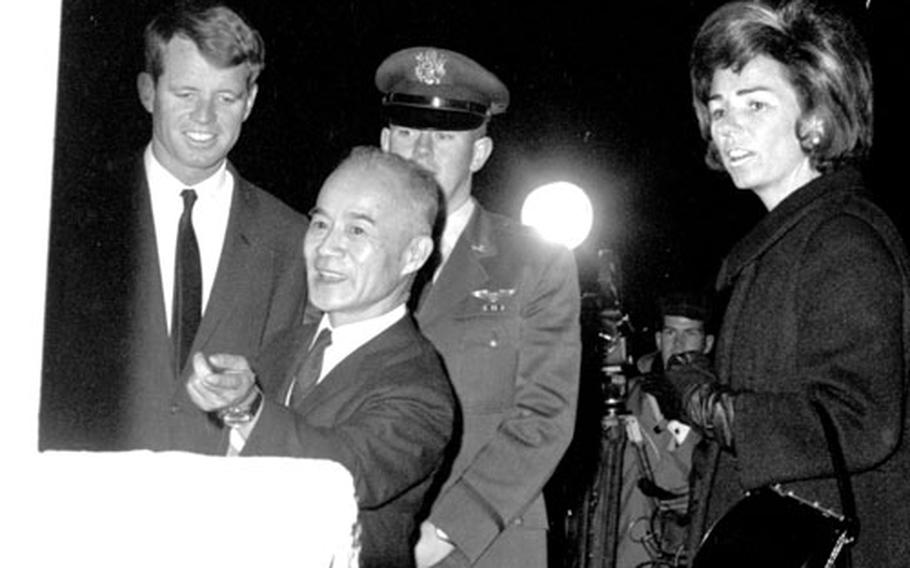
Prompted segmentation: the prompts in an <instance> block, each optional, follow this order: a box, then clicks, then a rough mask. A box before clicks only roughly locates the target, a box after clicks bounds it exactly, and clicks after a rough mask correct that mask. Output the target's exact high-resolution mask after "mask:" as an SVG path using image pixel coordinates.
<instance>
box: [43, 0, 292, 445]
mask: <svg viewBox="0 0 910 568" xmlns="http://www.w3.org/2000/svg"><path fill="white" fill-rule="evenodd" d="M145 48H146V49H145V51H146V68H145V70H144V71H143V72H141V73H140V74H139V76H138V82H137V86H138V90H139V98H140V101H141V103H142V105H143V106H144V107H145V109H146V110H147V111H148V112H149V113H150V114H151V117H152V139H151V142H150V143H149V145H148V146H147V147H146V148H145V151H144V153H142V155H141V156H136V157H133V158H131V159H130V160H127V161H124V162H123V163H120V162H116V163H112V164H109V165H107V166H105V167H103V168H99V170H100V171H94V172H92V173H90V174H86V175H85V176H84V177H83V178H82V179H79V180H71V181H70V183H67V184H66V185H62V186H61V187H60V188H59V190H58V194H57V195H56V196H55V205H54V212H53V231H52V235H51V247H50V259H49V292H48V298H47V312H46V326H45V327H46V330H47V332H46V337H45V355H44V369H43V383H42V397H41V417H40V446H41V448H42V449H92V450H130V449H151V450H187V451H194V452H201V453H210V454H211V453H218V452H220V451H221V449H222V447H223V444H224V441H225V440H226V438H227V431H226V430H225V429H224V428H223V427H222V426H221V425H220V424H218V423H217V422H216V421H214V420H212V419H211V417H210V416H208V415H207V414H206V413H204V412H202V411H200V410H199V409H198V408H197V407H196V406H195V405H193V404H192V403H191V402H190V400H189V398H188V396H187V393H186V389H185V387H184V384H185V381H186V378H187V377H188V376H189V372H190V370H191V366H190V365H189V364H188V357H187V355H186V354H187V353H189V352H191V351H199V350H202V351H206V352H221V351H226V352H232V353H240V354H244V355H247V356H253V355H256V354H257V353H258V352H259V350H260V348H261V347H262V346H263V345H264V344H265V342H266V341H267V340H269V339H270V338H271V337H273V336H274V335H275V334H276V333H277V332H278V331H279V330H281V329H283V328H285V327H287V326H289V325H291V324H293V323H296V322H297V321H299V320H300V318H301V317H302V313H303V310H304V307H305V303H306V284H305V276H304V274H305V271H304V266H303V255H302V253H301V250H300V246H301V245H300V243H301V242H302V239H303V234H304V232H305V230H306V219H305V217H304V216H302V215H300V214H299V213H296V212H294V211H293V210H291V209H290V208H289V207H287V206H286V205H284V204H283V203H281V202H280V201H279V200H277V199H276V198H274V197H272V196H271V195H269V194H268V193H266V192H264V191H263V190H261V189H259V188H257V187H256V186H254V185H252V184H250V183H249V182H247V181H246V180H244V179H243V178H242V177H240V175H239V174H238V173H237V171H236V170H235V169H234V168H233V167H232V166H231V164H230V163H229V162H228V161H227V154H228V152H229V151H230V150H231V148H232V147H233V146H234V143H235V142H236V141H237V139H238V137H239V136H240V131H241V126H242V124H243V122H244V121H245V120H246V119H247V118H248V117H249V116H250V112H251V111H252V109H253V103H254V102H255V100H256V94H257V92H258V86H257V83H256V80H257V77H258V75H259V73H260V71H261V70H262V68H263V65H264V60H263V58H264V47H263V43H262V39H261V37H260V36H259V34H258V32H256V31H255V30H254V29H252V28H251V27H250V26H249V25H248V24H247V23H246V22H245V21H244V20H243V19H242V18H241V17H240V16H239V15H238V14H236V13H235V12H234V11H232V10H230V9H228V8H226V7H223V6H211V4H209V5H207V7H195V6H194V5H193V4H192V3H187V2H184V3H181V4H180V5H179V6H178V7H175V8H174V9H172V10H171V11H168V12H164V13H162V14H161V15H159V16H158V17H156V18H155V19H154V20H153V21H152V22H151V23H150V24H149V25H148V26H147V28H146V31H145ZM193 198H195V199H193ZM184 276H185V278H184Z"/></svg>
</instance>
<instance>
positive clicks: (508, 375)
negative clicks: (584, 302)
mask: <svg viewBox="0 0 910 568" xmlns="http://www.w3.org/2000/svg"><path fill="white" fill-rule="evenodd" d="M376 86H377V87H378V88H379V90H380V91H381V92H382V93H383V95H384V98H383V106H384V109H385V111H386V117H387V119H388V124H387V126H386V127H385V128H383V129H382V135H381V145H382V148H383V149H384V150H386V151H389V152H393V153H395V154H399V155H401V156H404V157H406V158H410V159H413V160H414V161H416V162H418V163H419V164H421V165H422V166H424V167H425V168H427V169H429V170H430V171H432V172H434V173H435V175H436V178H437V180H438V181H439V183H440V186H441V187H442V190H443V193H444V194H445V201H446V219H445V225H444V229H443V231H442V234H441V242H440V249H441V251H440V255H439V257H438V258H437V259H436V260H437V262H436V263H435V266H433V267H431V269H430V270H429V271H428V272H427V274H426V276H427V277H426V285H425V286H423V288H422V289H415V291H414V297H415V298H419V300H418V304H417V308H416V317H417V320H418V323H419V324H420V329H421V331H422V332H423V333H424V334H425V335H426V336H427V337H428V338H429V339H430V340H431V341H432V342H433V343H434V345H435V346H436V348H437V349H438V350H439V351H440V352H441V353H442V356H443V359H444V360H445V364H446V368H447V370H448V372H449V375H450V377H451V380H452V383H453V384H454V385H455V389H456V392H457V395H458V398H459V401H460V404H461V409H462V419H463V431H462V437H461V443H460V447H459V448H458V453H457V455H456V456H455V457H454V462H453V464H452V468H451V472H450V474H449V476H448V479H446V480H445V483H444V484H443V485H442V487H441V490H440V492H439V495H438V496H437V498H436V499H435V502H434V503H433V505H432V507H431V509H430V510H429V512H428V518H427V519H426V521H424V522H423V523H422V525H421V537H420V541H419V542H418V544H417V547H416V548H415V556H416V559H417V563H418V566H433V565H439V566H469V565H470V566H490V567H497V568H502V567H509V566H515V567H522V568H526V567H535V566H546V562H547V547H546V544H547V533H546V530H547V516H546V508H545V505H544V501H543V496H542V490H543V487H544V485H545V484H546V482H547V480H548V479H549V478H550V476H551V475H552V473H553V471H554V470H555V468H556V466H557V464H558V463H559V460H560V459H561V458H562V456H563V454H564V452H565V450H566V448H567V446H568V444H569V442H570V441H571V438H572V433H573V430H574V426H575V410H576V402H577V394H578V378H579V368H580V359H581V338H580V327H579V310H580V305H579V304H580V293H579V288H578V275H577V270H576V267H575V261H574V258H573V256H572V254H571V253H570V252H569V251H568V250H567V249H566V248H564V247H561V246H558V245H553V244H549V243H545V242H544V241H542V240H541V239H540V238H538V237H537V236H536V235H535V234H534V233H532V232H531V230H530V229H527V228H525V227H522V226H521V225H520V224H518V223H517V222H515V221H513V220H511V219H509V218H506V217H503V216H501V215H497V214H494V213H491V212H489V211H487V210H485V209H483V208H482V207H481V206H480V204H479V203H477V201H476V200H475V199H474V198H473V197H472V196H471V189H472V183H473V175H474V173H475V172H478V171H479V170H480V169H481V168H483V166H484V164H485V163H486V161H487V159H488V158H489V157H490V154H491V152H492V150H493V141H492V139H491V138H490V137H489V136H488V134H487V123H488V121H489V120H490V118H491V117H492V116H493V115H495V114H499V113H502V112H504V111H505V110H506V107H507V106H508V103H509V93H508V90H507V89H506V87H505V85H503V84H502V83H501V82H500V81H499V79H497V78H496V77H495V76H494V75H493V74H492V73H490V72H489V71H487V70H486V69H484V68H483V67H481V66H480V65H479V64H478V63H476V62H475V61H472V60H471V59H469V58H467V57H465V56H464V55H461V54H458V53H455V52H452V51H449V50H445V49H437V48H431V47H415V48H410V49H404V50H402V51H399V52H397V53H394V54H392V55H391V56H389V57H388V58H387V59H386V60H385V61H384V62H383V63H382V64H381V65H380V66H379V69H378V70H377V72H376Z"/></svg>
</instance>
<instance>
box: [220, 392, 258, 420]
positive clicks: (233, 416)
mask: <svg viewBox="0 0 910 568" xmlns="http://www.w3.org/2000/svg"><path fill="white" fill-rule="evenodd" d="M253 389H254V391H255V393H254V395H253V400H251V401H250V403H249V404H239V405H237V406H229V407H228V408H223V409H221V410H219V411H218V418H220V419H221V422H222V424H224V425H225V426H227V427H229V428H233V427H235V426H240V425H241V424H246V423H247V422H249V421H250V420H252V419H253V417H255V416H256V413H257V412H259V407H260V406H262V398H263V397H262V390H261V389H260V388H259V385H253Z"/></svg>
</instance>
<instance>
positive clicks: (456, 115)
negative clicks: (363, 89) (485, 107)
mask: <svg viewBox="0 0 910 568" xmlns="http://www.w3.org/2000/svg"><path fill="white" fill-rule="evenodd" d="M385 114H386V118H387V119H388V121H389V123H390V124H395V125H398V126H407V127H409V128H420V129H434V130H474V129H475V128H479V127H480V126H481V125H482V124H483V123H484V121H485V120H486V117H485V116H481V115H478V114H474V113H470V112H459V111H451V110H439V109H426V108H421V107H412V106H401V105H389V106H387V107H385Z"/></svg>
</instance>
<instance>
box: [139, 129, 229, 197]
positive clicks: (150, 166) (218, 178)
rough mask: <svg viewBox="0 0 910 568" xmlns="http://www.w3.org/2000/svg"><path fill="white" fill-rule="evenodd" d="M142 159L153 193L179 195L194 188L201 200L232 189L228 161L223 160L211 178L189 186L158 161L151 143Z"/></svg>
mask: <svg viewBox="0 0 910 568" xmlns="http://www.w3.org/2000/svg"><path fill="white" fill-rule="evenodd" d="M142 159H143V162H144V164H145V171H146V175H147V176H148V181H149V189H150V190H152V191H168V192H171V191H173V192H174V193H176V194H178V195H179V194H180V192H181V191H183V190H184V189H187V188H192V189H194V190H195V191H196V194H197V196H198V197H199V198H201V199H205V198H212V197H214V196H216V195H218V193H219V192H221V191H222V190H223V189H224V188H230V187H231V181H232V176H231V173H230V172H229V171H228V170H227V160H222V162H221V165H220V166H219V167H218V169H217V170H216V171H215V173H213V174H212V175H211V176H209V177H208V178H206V179H204V180H202V181H201V182H199V183H197V184H195V185H191V186H188V185H187V184H185V183H183V182H182V181H180V180H179V179H177V177H176V176H174V174H172V173H171V172H169V171H168V170H167V168H165V167H164V166H163V165H162V164H161V162H159V161H158V158H156V157H155V153H154V152H152V144H151V143H149V145H148V146H146V148H145V152H144V154H143V156H142Z"/></svg>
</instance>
